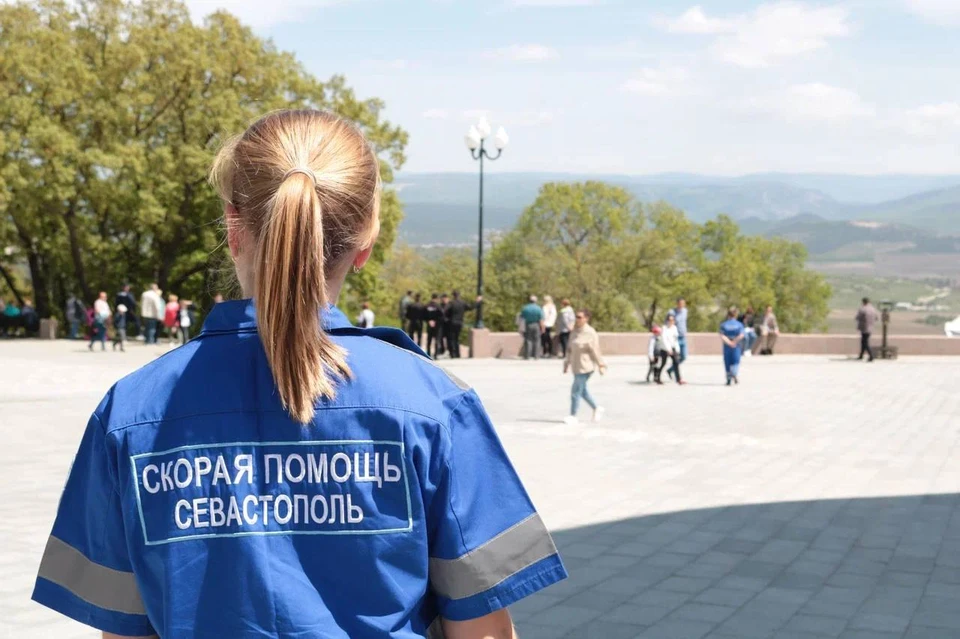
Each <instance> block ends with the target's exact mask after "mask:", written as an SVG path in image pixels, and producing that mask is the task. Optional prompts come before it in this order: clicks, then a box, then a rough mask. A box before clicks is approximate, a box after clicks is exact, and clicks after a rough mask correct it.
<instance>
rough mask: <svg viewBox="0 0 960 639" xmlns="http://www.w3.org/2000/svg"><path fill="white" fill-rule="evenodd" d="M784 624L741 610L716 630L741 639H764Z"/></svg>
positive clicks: (780, 620) (781, 621) (783, 621)
mask: <svg viewBox="0 0 960 639" xmlns="http://www.w3.org/2000/svg"><path fill="white" fill-rule="evenodd" d="M785 623H786V620H784V619H769V618H765V617H757V616H756V615H753V614H750V613H748V612H744V611H742V610H741V611H740V612H737V613H735V614H734V615H733V616H731V617H730V618H729V619H727V620H726V621H724V622H723V623H722V624H720V627H719V628H718V630H719V631H720V632H725V633H728V634H731V635H735V636H737V637H740V638H741V639H766V638H767V637H770V636H773V633H774V632H776V631H777V630H778V629H780V628H782V627H783V625H784V624H785Z"/></svg>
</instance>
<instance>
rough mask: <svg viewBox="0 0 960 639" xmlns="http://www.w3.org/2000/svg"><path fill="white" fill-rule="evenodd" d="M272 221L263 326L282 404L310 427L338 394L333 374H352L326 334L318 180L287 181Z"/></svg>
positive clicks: (259, 295)
mask: <svg viewBox="0 0 960 639" xmlns="http://www.w3.org/2000/svg"><path fill="white" fill-rule="evenodd" d="M267 215H268V217H267V220H266V221H265V222H264V227H263V233H261V235H260V239H259V241H258V242H257V264H258V268H257V269H256V270H255V283H254V287H255V291H256V292H255V294H254V303H255V305H256V308H257V325H258V327H259V330H260V336H261V339H262V341H263V348H264V351H266V354H267V361H268V362H269V363H270V369H271V370H272V371H273V377H274V381H275V382H276V384H277V390H278V391H279V393H280V398H281V400H282V401H283V403H284V405H285V407H286V408H287V410H288V411H289V413H290V416H291V417H293V418H294V419H295V420H297V421H298V422H301V423H306V422H309V421H310V420H311V419H313V404H314V402H315V401H316V399H317V398H318V397H331V396H333V394H334V385H333V381H332V380H331V379H330V377H328V372H329V373H333V374H334V375H335V376H337V377H344V376H347V375H349V374H350V369H349V368H348V367H347V361H346V352H345V351H344V350H343V349H342V348H340V347H339V346H337V345H336V344H334V343H333V342H332V341H331V340H330V337H329V336H328V335H327V334H326V333H325V332H324V331H323V329H322V327H321V326H320V313H319V310H320V309H322V308H324V307H325V306H326V304H327V292H326V279H325V277H324V264H323V221H322V219H321V215H322V211H321V208H320V200H319V198H318V197H317V192H316V188H315V187H314V185H313V179H312V178H311V177H308V175H305V174H303V173H293V174H292V175H290V176H289V177H287V178H286V179H285V180H284V181H283V182H282V183H281V184H280V188H279V190H277V194H276V195H275V196H274V198H273V206H272V209H271V211H270V213H268V214H267Z"/></svg>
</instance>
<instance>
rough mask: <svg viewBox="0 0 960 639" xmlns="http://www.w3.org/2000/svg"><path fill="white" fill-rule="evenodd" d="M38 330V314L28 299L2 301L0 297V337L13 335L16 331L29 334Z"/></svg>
mask: <svg viewBox="0 0 960 639" xmlns="http://www.w3.org/2000/svg"><path fill="white" fill-rule="evenodd" d="M39 330H40V316H39V315H37V311H36V309H35V308H33V303H32V302H31V301H30V300H27V299H25V300H23V306H17V300H15V299H11V300H10V301H9V302H4V301H3V300H2V299H0V337H15V336H16V335H17V334H18V333H23V334H25V335H30V334H32V333H36V332H37V331H39Z"/></svg>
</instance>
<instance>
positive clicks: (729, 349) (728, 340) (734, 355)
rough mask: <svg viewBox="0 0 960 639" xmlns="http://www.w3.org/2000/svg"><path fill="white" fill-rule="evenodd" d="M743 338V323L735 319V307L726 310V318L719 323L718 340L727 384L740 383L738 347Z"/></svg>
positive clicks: (739, 348) (739, 351)
mask: <svg viewBox="0 0 960 639" xmlns="http://www.w3.org/2000/svg"><path fill="white" fill-rule="evenodd" d="M743 339H744V327H743V323H742V322H741V321H740V320H738V319H737V307H736V306H731V307H730V308H729V310H727V319H726V320H725V321H724V322H723V323H721V324H720V341H721V342H723V368H724V370H725V371H726V373H727V386H729V385H730V383H731V382H733V383H734V384H739V383H740V356H741V355H742V354H743V349H742V348H741V347H740V346H741V342H743Z"/></svg>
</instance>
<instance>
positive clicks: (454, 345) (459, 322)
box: [446, 291, 483, 358]
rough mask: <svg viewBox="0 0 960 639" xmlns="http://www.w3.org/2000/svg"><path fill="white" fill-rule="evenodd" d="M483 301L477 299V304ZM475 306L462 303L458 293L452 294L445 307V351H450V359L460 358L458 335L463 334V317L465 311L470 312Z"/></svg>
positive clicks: (480, 298) (479, 298)
mask: <svg viewBox="0 0 960 639" xmlns="http://www.w3.org/2000/svg"><path fill="white" fill-rule="evenodd" d="M481 301H483V298H482V297H480V296H478V297H477V304H479V303H480V302H481ZM477 304H471V303H470V302H464V301H463V300H462V299H460V291H454V292H453V301H452V302H450V304H449V305H447V312H446V316H447V322H446V328H447V349H448V350H449V351H450V357H452V358H457V357H460V333H461V332H463V316H464V315H465V314H466V312H467V311H472V310H473V309H475V308H476V307H477Z"/></svg>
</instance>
